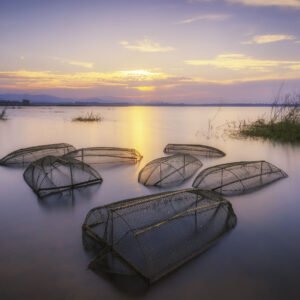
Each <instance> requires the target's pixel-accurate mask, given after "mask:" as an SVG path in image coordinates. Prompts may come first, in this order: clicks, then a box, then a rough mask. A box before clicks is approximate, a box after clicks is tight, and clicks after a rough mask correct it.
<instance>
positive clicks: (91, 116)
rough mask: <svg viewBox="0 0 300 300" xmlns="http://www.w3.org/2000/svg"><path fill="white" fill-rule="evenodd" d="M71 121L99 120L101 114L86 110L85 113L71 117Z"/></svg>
mask: <svg viewBox="0 0 300 300" xmlns="http://www.w3.org/2000/svg"><path fill="white" fill-rule="evenodd" d="M72 121H73V122H100V121H101V116H100V115H99V114H94V113H93V112H88V113H86V114H85V115H82V116H78V117H76V118H73V119H72Z"/></svg>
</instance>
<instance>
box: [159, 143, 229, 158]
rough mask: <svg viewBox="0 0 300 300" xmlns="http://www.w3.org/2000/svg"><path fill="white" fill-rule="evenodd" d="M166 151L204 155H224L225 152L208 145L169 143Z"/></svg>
mask: <svg viewBox="0 0 300 300" xmlns="http://www.w3.org/2000/svg"><path fill="white" fill-rule="evenodd" d="M164 152H165V153H167V154H169V153H171V154H173V153H183V154H191V155H196V156H202V157H223V156H225V153H224V152H223V151H221V150H219V149H217V148H214V147H210V146H206V145H189V144H168V145H167V146H166V147H165V149H164Z"/></svg>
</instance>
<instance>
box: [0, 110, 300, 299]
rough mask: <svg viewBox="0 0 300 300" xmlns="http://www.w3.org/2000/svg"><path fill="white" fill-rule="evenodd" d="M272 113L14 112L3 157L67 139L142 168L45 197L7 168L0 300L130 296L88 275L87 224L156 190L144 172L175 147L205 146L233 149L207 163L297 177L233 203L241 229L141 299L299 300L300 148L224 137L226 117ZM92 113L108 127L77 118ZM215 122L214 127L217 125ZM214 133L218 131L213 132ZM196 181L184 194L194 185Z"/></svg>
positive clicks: (3, 135) (1, 190) (1, 197)
mask: <svg viewBox="0 0 300 300" xmlns="http://www.w3.org/2000/svg"><path fill="white" fill-rule="evenodd" d="M268 110H269V109H268V108H200V107H103V108H99V107H98V108H90V107H89V108H63V107H36V108H23V109H9V110H8V115H9V120H8V121H5V122H0V156H1V157H2V156H4V155H5V154H7V153H8V152H10V151H13V150H16V149H17V148H21V147H27V146H33V145H39V144H48V143H59V142H67V143H70V144H72V145H74V146H75V147H89V146H118V147H129V148H136V149H137V150H138V151H140V152H141V154H142V155H143V159H142V161H141V162H140V163H139V164H137V165H129V166H122V167H114V168H98V170H99V172H100V174H101V175H102V177H103V179H104V181H103V183H102V185H101V186H100V187H99V188H98V189H91V190H89V192H87V193H83V192H82V193H76V194H75V196H74V198H73V199H71V198H66V199H57V201H55V200H53V201H43V200H38V198H37V197H36V196H35V194H34V193H33V192H32V191H31V189H30V188H29V187H28V186H27V185H26V183H25V182H24V180H23V178H22V173H23V170H21V169H10V168H5V167H0V225H1V226H0V299H1V300H7V299H44V300H47V299H72V300H73V299H86V300H89V299H131V298H132V296H131V295H128V294H126V293H124V292H122V291H120V290H118V289H116V287H115V286H114V285H113V284H112V283H111V282H110V281H108V280H106V279H105V278H103V277H100V276H98V275H96V274H95V273H93V272H92V271H90V270H89V269H87V265H88V263H89V261H90V257H89V256H88V255H87V253H86V252H85V251H84V249H83V246H82V240H81V225H82V223H83V221H84V218H85V215H86V214H87V212H88V211H89V210H90V209H91V208H93V207H95V206H99V205H104V204H107V203H111V202H114V201H118V200H122V199H126V198H131V197H136V196H140V195H146V194H152V193H157V192H160V191H164V190H165V189H159V188H151V189H149V188H146V187H144V186H142V185H140V184H139V183H138V182H137V175H138V172H139V170H140V169H141V168H142V167H143V166H144V165H145V164H146V163H147V162H148V161H150V160H152V159H154V158H158V157H161V156H163V148H164V146H165V145H166V144H167V143H171V142H174V143H176V142H177V143H202V144H207V145H211V146H215V147H218V148H220V149H221V150H223V151H224V152H226V153H227V155H226V156H225V157H224V158H221V159H211V160H204V161H203V163H204V166H203V168H205V167H208V166H211V165H214V164H219V163H225V162H231V161H239V160H267V161H269V162H271V163H273V164H275V165H276V166H278V167H280V168H282V169H283V170H284V171H286V172H287V173H288V175H289V177H288V178H287V179H284V180H281V181H278V182H276V183H275V184H273V185H270V186H268V187H266V188H264V189H262V190H260V191H258V192H255V193H251V194H248V195H244V196H237V197H231V198H228V199H229V200H230V201H231V202H232V204H233V207H234V210H235V212H236V214H237V217H238V224H237V226H236V227H235V228H234V229H233V230H232V231H231V232H230V233H229V234H227V235H226V236H225V237H224V238H222V239H221V240H220V241H219V242H218V243H217V244H216V245H215V246H214V247H212V248H211V249H210V250H209V251H207V252H206V253H205V254H203V255H201V256H199V257H197V258H196V259H194V260H192V261H191V262H189V263H188V264H186V265H185V266H183V267H182V268H180V269H179V270H177V271H176V272H175V273H173V274H171V275H170V276H167V277H166V278H165V279H163V280H161V281H160V282H158V283H157V284H155V285H153V286H152V287H151V288H150V289H149V291H148V292H147V293H146V294H145V295H143V296H142V297H140V296H135V297H134V298H135V299H139V298H143V299H200V298H201V299H205V300H210V299H231V300H233V299H251V300H253V299H299V297H300V285H299V277H300V199H299V194H300V181H299V175H300V147H299V146H298V147H297V146H291V145H280V144H273V143H271V142H266V141H257V140H255V141H254V140H238V139H233V138H230V137H228V136H227V135H226V134H224V128H225V126H224V124H226V122H227V121H234V120H241V119H254V118H256V117H257V116H261V115H263V114H267V113H268ZM87 111H93V112H95V113H99V114H100V115H101V116H102V117H103V121H102V122H100V123H94V124H86V123H76V122H72V121H71V120H72V118H73V117H75V116H78V115H80V114H83V113H84V112H87ZM209 124H210V125H211V126H210V125H209ZM211 127H212V128H211ZM192 182H193V179H191V180H189V181H187V182H186V183H185V184H184V185H182V186H180V188H185V187H190V186H191V184H192Z"/></svg>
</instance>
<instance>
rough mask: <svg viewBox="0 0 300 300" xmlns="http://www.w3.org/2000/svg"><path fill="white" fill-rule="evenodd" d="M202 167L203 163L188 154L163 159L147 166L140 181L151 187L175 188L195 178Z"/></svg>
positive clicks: (139, 177)
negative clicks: (192, 177)
mask: <svg viewBox="0 0 300 300" xmlns="http://www.w3.org/2000/svg"><path fill="white" fill-rule="evenodd" d="M201 167H202V163H201V161H200V160H199V159H197V158H196V157H194V156H191V155H188V154H176V155H172V156H167V157H161V158H158V159H155V160H152V161H151V162H149V163H148V164H146V165H145V167H144V168H143V169H142V170H141V171H140V173H139V176H138V181H139V182H140V183H142V184H144V185H149V186H161V187H164V186H174V185H178V184H181V183H182V182H184V181H185V180H186V179H188V178H189V177H191V176H193V175H194V174H195V172H197V171H198V170H199V168H201Z"/></svg>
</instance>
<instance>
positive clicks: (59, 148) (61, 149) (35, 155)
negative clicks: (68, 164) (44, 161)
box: [0, 143, 75, 167]
mask: <svg viewBox="0 0 300 300" xmlns="http://www.w3.org/2000/svg"><path fill="white" fill-rule="evenodd" d="M74 150H75V148H74V147H73V146H72V145H70V144H66V143H60V144H49V145H40V146H34V147H28V148H22V149H18V150H16V151H13V152H11V153H9V154H7V155H6V156H5V157H3V158H2V159H1V160H0V165H5V166H12V167H24V166H27V165H29V164H30V163H32V162H34V161H35V160H38V159H40V158H42V157H44V156H47V155H52V156H62V155H65V154H67V153H68V152H70V151H74Z"/></svg>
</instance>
